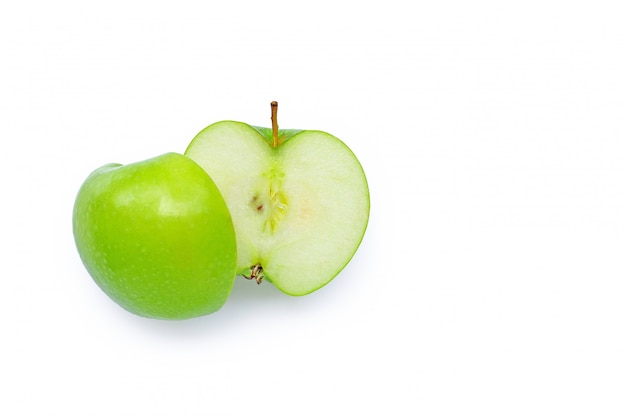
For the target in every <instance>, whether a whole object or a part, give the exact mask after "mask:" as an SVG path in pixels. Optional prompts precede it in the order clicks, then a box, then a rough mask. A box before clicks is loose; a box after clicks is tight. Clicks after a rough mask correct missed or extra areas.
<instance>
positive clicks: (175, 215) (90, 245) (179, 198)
mask: <svg viewBox="0 0 626 417" xmlns="http://www.w3.org/2000/svg"><path fill="white" fill-rule="evenodd" d="M73 232H74V238H75V243H76V247H77V249H78V252H79V254H80V257H81V260H82V262H83V264H84V265H85V267H86V269H87V271H88V272H89V274H90V275H91V276H92V278H93V280H94V281H95V282H96V284H98V286H99V287H100V288H101V289H102V290H103V291H104V292H105V293H106V294H107V295H108V296H109V297H110V298H111V299H112V300H114V301H115V302H116V303H118V304H119V305H120V306H122V307H123V308H124V309H126V310H128V311H130V312H131V313H134V314H137V315H139V316H144V317H149V318H158V319H187V318H192V317H197V316H202V315H206V314H210V313H213V312H215V311H217V310H219V309H220V308H221V307H222V305H223V304H224V303H225V302H226V299H227V298H228V296H229V294H230V292H231V290H232V286H233V282H234V277H235V267H236V256H237V249H236V240H235V232H234V228H233V223H232V220H231V217H230V213H229V211H228V208H227V207H226V204H225V202H224V199H223V197H222V195H221V194H220V192H219V190H218V189H217V187H216V186H215V184H214V182H213V181H212V180H211V178H210V177H209V176H208V175H207V174H206V172H205V171H204V170H203V169H202V168H201V167H200V166H198V165H197V164H196V163H195V162H193V161H192V160H191V159H189V158H187V157H185V156H183V155H180V154H177V153H167V154H164V155H161V156H157V157H155V158H151V159H148V160H145V161H141V162H136V163H133V164H129V165H120V164H108V165H105V166H103V167H101V168H99V169H97V170H95V171H94V172H93V173H91V175H89V177H88V178H87V179H86V180H85V182H84V183H83V185H82V186H81V188H80V190H79V192H78V195H77V197H76V201H75V204H74V211H73Z"/></svg>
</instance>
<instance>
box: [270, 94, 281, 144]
mask: <svg viewBox="0 0 626 417" xmlns="http://www.w3.org/2000/svg"><path fill="white" fill-rule="evenodd" d="M270 105H271V106H272V139H273V143H272V146H273V147H274V148H277V147H278V145H279V143H278V119H277V114H278V102H277V101H272V102H271V103H270Z"/></svg>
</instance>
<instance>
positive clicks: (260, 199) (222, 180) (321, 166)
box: [185, 102, 369, 295]
mask: <svg viewBox="0 0 626 417" xmlns="http://www.w3.org/2000/svg"><path fill="white" fill-rule="evenodd" d="M276 111H277V104H276V102H272V128H260V127H254V126H251V125H248V124H246V123H241V122H235V121H222V122H218V123H215V124H212V125H210V126H209V127H207V128H205V129H204V130H202V131H201V132H200V133H199V134H198V135H197V136H196V137H195V138H194V139H193V141H192V142H191V143H190V145H189V147H188V148H187V150H186V151H185V155H186V156H188V157H189V158H191V159H193V160H194V161H196V162H197V163H198V164H199V165H200V166H201V167H202V168H204V170H205V171H206V172H207V173H208V174H209V176H210V177H211V178H212V179H213V180H214V181H215V183H216V184H217V186H218V188H219V189H220V191H221V192H222V195H223V196H224V199H225V200H226V204H227V205H228V208H229V209H230V213H231V216H232V218H233V223H234V225H235V232H236V236H237V250H238V254H237V273H238V274H239V275H243V276H245V277H246V278H254V279H256V280H257V282H260V280H261V279H263V278H265V279H267V280H269V281H271V282H272V283H273V284H274V285H275V286H276V287H278V289H280V290H281V291H283V292H285V293H287V294H290V295H305V294H308V293H311V292H313V291H315V290H317V289H319V288H321V287H322V286H324V285H326V284H327V283H328V282H330V281H331V280H332V279H333V278H334V277H335V276H336V275H337V274H339V272H340V271H341V270H342V269H343V268H344V267H345V266H346V265H347V264H348V262H349V261H350V259H351V258H352V257H353V255H354V253H355V252H356V250H357V248H358V247H359V245H360V243H361V240H362V238H363V235H364V233H365V229H366V227H367V222H368V218H369V190H368V186H367V180H366V178H365V174H364V172H363V168H362V167H361V165H360V163H359V161H358V160H357V158H356V156H355V155H354V153H352V151H351V150H350V149H349V148H348V147H347V146H346V145H345V144H344V143H343V142H342V141H341V140H339V139H338V138H336V137H334V136H332V135H330V134H328V133H324V132H321V131H316V130H279V129H278V123H277V121H276Z"/></svg>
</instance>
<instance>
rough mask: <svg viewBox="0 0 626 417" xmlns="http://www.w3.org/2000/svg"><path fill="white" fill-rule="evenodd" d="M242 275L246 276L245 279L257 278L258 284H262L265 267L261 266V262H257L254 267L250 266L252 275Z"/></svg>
mask: <svg viewBox="0 0 626 417" xmlns="http://www.w3.org/2000/svg"><path fill="white" fill-rule="evenodd" d="M241 276H242V277H244V278H245V279H249V280H255V281H256V283H257V285H260V284H261V282H263V278H264V275H263V267H262V266H261V264H255V265H252V267H251V268H250V276H248V275H245V274H242V275H241Z"/></svg>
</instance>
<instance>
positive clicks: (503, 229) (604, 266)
mask: <svg viewBox="0 0 626 417" xmlns="http://www.w3.org/2000/svg"><path fill="white" fill-rule="evenodd" d="M204 3H206V4H205V5H203V6H201V7H200V6H198V5H199V4H201V2H198V5H195V4H193V3H191V4H190V3H186V2H183V1H180V2H175V3H174V2H168V3H165V2H158V1H157V2H146V3H145V4H142V3H135V2H132V1H123V2H120V1H109V2H101V3H94V2H78V1H76V2H71V1H63V0H59V1H50V2H44V1H32V2H28V1H25V2H9V3H8V4H9V5H3V6H2V7H1V10H0V138H1V140H2V164H1V165H0V174H1V175H0V181H1V189H0V192H1V194H0V195H1V199H2V200H1V205H0V210H1V212H0V214H1V216H0V222H1V224H0V240H1V242H2V248H3V249H2V254H3V255H2V266H1V269H0V275H1V276H0V320H1V322H0V331H1V333H2V342H1V344H0V353H1V355H0V382H1V383H2V387H1V389H0V391H1V399H0V415H3V416H319V415H324V416H330V415H337V416H343V415H363V414H365V413H367V415H370V414H371V415H379V416H417V415H420V416H466V415H477V416H530V415H532V416H624V415H626V397H625V396H624V394H625V393H626V336H625V332H626V302H625V300H624V298H625V296H626V283H625V280H626V263H625V259H624V255H625V252H626V25H625V24H624V16H625V14H624V11H623V10H620V8H619V7H618V5H619V4H620V3H621V2H619V1H613V2H611V1H598V0H596V1H593V2H592V1H550V0H542V1H525V2H499V1H466V2H463V1H429V2H417V3H415V2H408V1H407V2H401V1H396V0H390V1H384V2H371V1H364V2H346V3H343V2H341V1H315V2H308V3H302V4H300V3H299V2H289V3H287V2H285V3H284V4H283V3H282V2H272V1H269V2H261V1H259V2H252V1H250V2H239V1H224V2H204ZM272 100H277V101H278V102H279V103H280V110H279V122H280V124H281V127H283V128H312V129H320V130H325V131H328V132H330V133H332V134H334V135H336V136H338V137H340V138H341V139H342V140H343V141H344V142H346V143H347V144H348V145H349V146H350V147H351V148H352V149H353V151H354V152H355V153H356V155H357V156H358V157H359V159H360V161H361V163H362V165H363V166H364V169H365V171H366V173H367V176H368V180H369V184H370V188H371V218H370V224H369V228H368V230H367V233H366V236H365V239H364V241H363V243H362V245H361V247H360V249H359V251H358V252H357V255H356V256H355V258H354V259H353V261H352V262H351V263H350V264H349V266H348V267H347V268H346V269H345V270H344V271H343V272H342V273H341V275H340V276H338V277H337V278H336V279H335V280H334V281H333V282H332V283H331V284H329V285H328V286H326V287H325V288H323V289H322V290H320V291H318V292H316V293H314V294H312V295H309V296H306V297H302V298H291V297H288V296H285V295H282V294H281V293H279V292H278V291H276V290H275V289H274V288H273V287H271V285H262V286H260V287H257V286H256V285H254V284H252V283H250V282H244V281H243V280H241V282H238V283H237V284H236V287H235V290H234V292H233V294H232V296H231V298H230V299H229V301H228V303H227V304H226V305H225V306H224V308H223V309H222V310H220V311H219V312H217V313H215V314H213V315H210V316H207V317H203V318H199V319H194V320H189V321H184V322H166V321H155V320H148V319H143V318H139V317H136V316H133V315H131V314H129V313H127V312H125V311H124V310H122V309H121V308H119V307H118V306H117V305H116V304H114V303H113V302H111V301H110V300H109V299H108V298H106V296H105V295H104V294H103V293H102V292H101V291H100V290H99V289H98V288H97V287H96V285H95V284H94V283H93V282H92V280H91V279H90V277H89V276H88V275H87V273H86V271H85V270H84V268H83V266H82V264H81V263H80V260H79V258H78V255H77V252H76V250H75V248H74V243H73V238H72V233H71V211H72V205H73V199H74V196H75V194H76V192H77V190H78V187H79V186H80V184H81V183H82V181H83V180H84V179H85V177H86V176H87V175H88V174H89V173H90V172H91V171H92V170H93V169H95V168H97V167H98V166H100V165H103V164H105V163H109V162H120V163H130V162H134V161H137V160H142V159H146V158H148V157H151V156H155V155H158V154H161V153H164V152H167V151H177V152H183V151H184V150H185V148H186V146H187V144H188V142H189V141H190V140H191V139H192V138H193V136H194V135H195V134H196V133H197V132H198V131H200V130H201V129H202V128H204V127H205V126H206V125H208V124H210V123H213V122H215V121H219V120H223V119H234V120H241V121H246V122H249V123H251V124H256V125H269V123H270V121H269V102H270V101H272ZM233 163H234V164H235V163H237V161H233Z"/></svg>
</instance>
